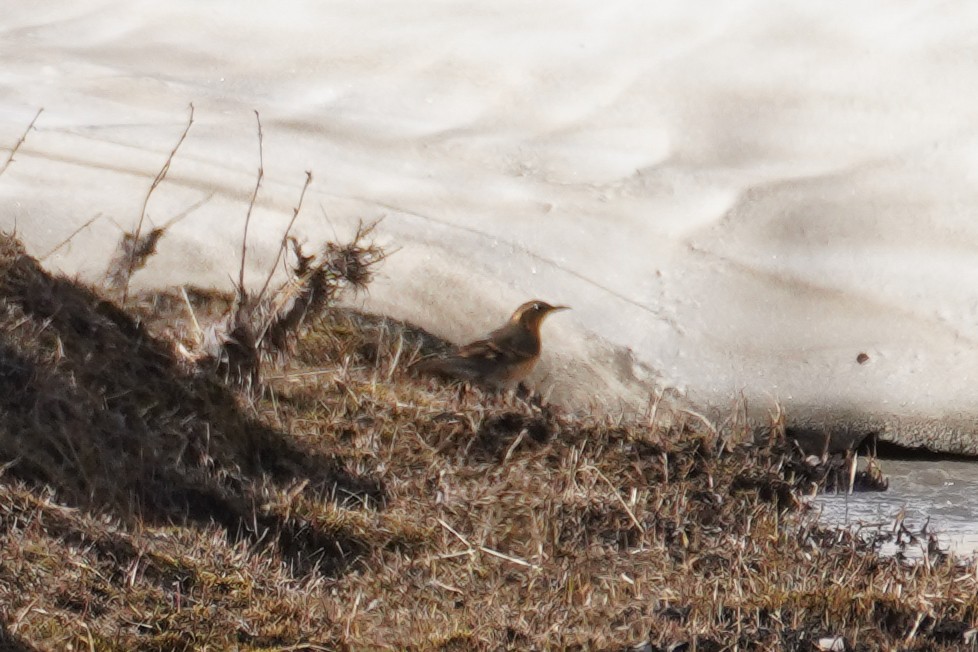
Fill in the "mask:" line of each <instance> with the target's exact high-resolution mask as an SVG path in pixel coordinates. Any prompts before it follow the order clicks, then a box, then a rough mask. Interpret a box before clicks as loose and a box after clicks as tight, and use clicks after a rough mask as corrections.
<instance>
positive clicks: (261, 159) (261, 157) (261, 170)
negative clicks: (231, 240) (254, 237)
mask: <svg viewBox="0 0 978 652" xmlns="http://www.w3.org/2000/svg"><path fill="white" fill-rule="evenodd" d="M255 120H256V121H257V122H258V178H257V179H256V180H255V190H254V192H252V193H251V201H249V202H248V212H247V213H246V214H245V223H244V235H242V237H241V269H239V270H238V293H239V295H240V296H241V298H242V299H244V270H245V258H246V257H247V255H248V225H249V224H250V223H251V213H252V211H253V210H254V209H255V201H256V200H257V199H258V190H259V188H261V182H262V180H263V179H264V178H265V152H264V145H263V141H264V134H262V130H261V115H260V114H259V113H258V111H255ZM303 192H305V189H303Z"/></svg>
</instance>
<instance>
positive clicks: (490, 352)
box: [455, 339, 510, 360]
mask: <svg viewBox="0 0 978 652" xmlns="http://www.w3.org/2000/svg"><path fill="white" fill-rule="evenodd" d="M455 355H456V356H458V357H460V358H480V359H482V360H499V359H500V358H507V357H509V356H510V354H509V353H508V352H507V350H506V349H505V348H503V347H501V346H499V344H498V343H496V342H495V341H493V340H491V339H484V340H476V341H475V342H470V343H468V344H466V345H465V346H462V347H459V349H458V351H456V352H455Z"/></svg>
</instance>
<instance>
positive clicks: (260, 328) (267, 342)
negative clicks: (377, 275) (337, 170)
mask: <svg viewBox="0 0 978 652" xmlns="http://www.w3.org/2000/svg"><path fill="white" fill-rule="evenodd" d="M311 179H312V176H311V174H309V173H307V176H306V184H305V185H304V186H303V189H302V194H301V195H300V198H299V203H298V204H297V205H296V208H295V210H294V212H293V219H292V221H290V222H289V226H288V229H291V227H292V224H293V223H294V221H295V217H296V216H297V215H298V213H299V209H300V208H301V206H302V198H303V197H304V196H305V192H306V188H308V185H309V183H310V181H311ZM375 227H376V223H373V224H369V225H365V224H364V223H362V222H361V223H360V225H359V226H358V227H357V231H356V233H355V234H354V236H353V239H352V240H351V241H350V242H349V243H347V244H344V245H340V244H337V243H334V242H327V243H326V244H325V245H324V246H323V247H322V249H321V250H320V251H319V252H318V253H315V254H307V253H306V252H304V251H303V249H302V246H301V245H300V244H299V242H298V241H297V240H296V239H295V238H292V237H291V236H289V235H288V229H287V230H286V235H285V237H284V238H283V242H284V243H290V244H291V245H292V253H293V256H294V258H295V261H294V262H293V263H292V265H291V266H290V267H289V269H288V274H289V279H288V281H286V283H285V284H283V285H282V286H281V287H280V288H279V289H278V290H276V291H275V292H273V293H271V294H270V295H269V294H267V292H266V289H267V287H268V281H266V285H265V286H263V288H262V290H261V292H260V293H259V294H258V295H256V296H255V297H254V298H251V297H249V296H248V295H247V293H246V291H245V290H244V289H243V288H241V287H238V288H237V289H236V296H237V297H238V299H237V302H236V306H235V308H234V310H233V311H232V314H231V317H230V319H229V320H228V325H227V327H226V333H227V334H226V335H224V336H223V337H220V338H219V339H220V340H221V343H220V345H219V349H218V350H217V351H216V352H215V353H213V356H214V357H215V358H216V359H217V361H218V369H219V371H220V373H221V374H222V375H223V376H224V377H225V378H228V379H229V380H233V381H235V382H239V383H244V384H246V385H250V386H256V385H257V384H258V383H259V381H260V366H261V361H262V359H263V358H267V357H271V356H273V355H281V354H284V353H285V352H286V351H287V350H288V348H289V343H290V342H291V341H293V340H294V339H295V338H296V337H297V336H298V334H299V332H300V331H301V330H302V327H303V326H304V325H305V324H306V323H309V322H310V321H311V320H314V319H315V318H317V317H319V316H320V315H322V314H323V313H324V312H325V311H326V310H328V309H329V308H330V307H331V306H332V305H333V304H334V303H335V302H336V300H337V298H338V295H339V294H340V293H341V292H343V291H344V290H347V289H349V290H353V291H354V292H359V291H362V290H364V289H366V287H367V285H368V284H369V283H370V280H371V278H372V275H373V268H374V267H375V266H376V265H377V264H379V263H380V262H381V261H382V260H383V259H384V258H385V257H386V254H385V253H384V251H383V250H382V249H381V248H380V247H378V246H377V245H375V244H373V243H372V242H371V243H368V242H365V240H366V239H367V238H368V237H369V236H370V235H371V234H372V232H373V230H374V228H375ZM279 255H281V254H279ZM277 260H278V257H276V264H277Z"/></svg>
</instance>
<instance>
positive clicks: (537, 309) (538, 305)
mask: <svg viewBox="0 0 978 652" xmlns="http://www.w3.org/2000/svg"><path fill="white" fill-rule="evenodd" d="M533 309H534V310H536V311H537V312H540V310H542V308H540V304H539V303H534V304H533Z"/></svg>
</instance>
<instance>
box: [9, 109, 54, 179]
mask: <svg viewBox="0 0 978 652" xmlns="http://www.w3.org/2000/svg"><path fill="white" fill-rule="evenodd" d="M42 111H44V107H41V108H40V109H38V110H37V113H35V114H34V119H33V120H31V123H30V124H29V125H27V129H25V130H24V133H23V135H22V136H21V137H20V140H18V141H17V144H16V145H14V148H13V149H12V150H10V155H9V156H8V157H7V160H6V161H4V163H3V166H2V167H0V174H3V173H4V172H6V171H7V167H8V166H9V165H10V162H11V161H13V160H14V154H16V153H17V150H18V149H20V146H21V145H23V144H24V141H25V140H27V134H28V133H30V131H31V129H33V128H34V123H35V122H37V119H38V118H39V117H40V116H41V112H42Z"/></svg>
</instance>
